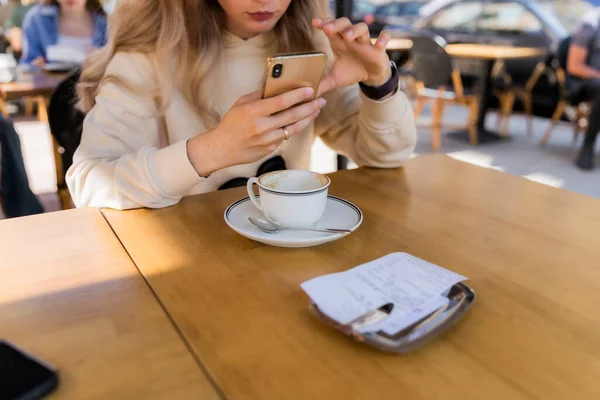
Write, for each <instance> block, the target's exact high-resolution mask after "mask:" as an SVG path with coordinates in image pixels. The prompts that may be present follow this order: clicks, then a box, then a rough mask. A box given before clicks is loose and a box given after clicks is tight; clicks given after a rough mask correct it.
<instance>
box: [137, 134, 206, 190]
mask: <svg viewBox="0 0 600 400" xmlns="http://www.w3.org/2000/svg"><path fill="white" fill-rule="evenodd" d="M148 168H149V171H150V174H151V175H152V177H153V178H154V182H156V185H157V186H158V188H159V189H160V191H162V192H163V193H162V194H163V195H166V197H178V198H181V197H183V196H184V195H185V194H186V193H187V192H188V191H189V190H190V189H191V188H192V187H194V186H196V185H197V184H199V183H200V182H202V181H203V180H205V178H201V177H200V176H199V175H198V173H197V172H196V170H195V169H194V167H193V166H192V163H191V162H190V159H189V158H188V155H187V140H182V141H180V142H177V143H174V144H172V145H170V146H167V147H165V148H162V149H160V150H157V151H156V152H154V153H153V154H151V155H150V156H149V157H148Z"/></svg>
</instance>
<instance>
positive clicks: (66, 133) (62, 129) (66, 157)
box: [46, 71, 85, 209]
mask: <svg viewBox="0 0 600 400" xmlns="http://www.w3.org/2000/svg"><path fill="white" fill-rule="evenodd" d="M79 74H80V71H75V72H73V73H71V74H70V75H69V76H67V77H66V78H65V79H64V80H63V81H62V82H61V83H60V84H59V85H58V86H57V87H56V90H55V91H54V93H53V94H52V97H51V99H50V104H49V106H48V109H47V110H48V114H49V118H48V114H46V120H48V123H49V125H50V132H51V134H52V144H53V149H54V164H55V167H56V183H57V188H58V196H59V198H60V202H61V206H62V208H63V209H68V208H73V201H72V199H71V194H70V192H69V189H68V187H67V184H66V181H65V176H66V172H67V169H69V167H70V166H71V164H72V163H73V153H75V150H76V149H77V147H78V146H79V142H80V141H81V130H82V125H83V119H84V117H85V116H84V115H83V113H81V112H80V111H79V110H77V109H76V108H75V106H74V104H75V101H76V95H75V86H76V85H77V82H78V81H79Z"/></svg>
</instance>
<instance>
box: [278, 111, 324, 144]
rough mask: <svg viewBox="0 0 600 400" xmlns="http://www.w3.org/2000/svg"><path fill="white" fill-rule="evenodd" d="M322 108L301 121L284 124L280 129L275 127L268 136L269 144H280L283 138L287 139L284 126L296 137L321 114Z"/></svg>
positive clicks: (290, 134) (291, 135) (290, 135)
mask: <svg viewBox="0 0 600 400" xmlns="http://www.w3.org/2000/svg"><path fill="white" fill-rule="evenodd" d="M320 112H321V109H318V110H317V111H314V112H312V113H310V114H309V115H307V116H306V117H304V118H302V119H301V120H299V121H296V122H294V123H293V124H290V125H286V126H282V127H280V128H278V129H274V130H272V131H271V132H269V133H268V134H267V136H266V140H267V144H280V143H281V142H282V141H283V140H285V133H284V131H283V128H285V129H287V131H288V134H289V137H294V136H296V135H299V134H301V133H302V131H304V129H306V127H307V126H308V125H309V124H310V123H311V122H312V121H313V120H314V119H315V118H317V117H318V116H319V113H320Z"/></svg>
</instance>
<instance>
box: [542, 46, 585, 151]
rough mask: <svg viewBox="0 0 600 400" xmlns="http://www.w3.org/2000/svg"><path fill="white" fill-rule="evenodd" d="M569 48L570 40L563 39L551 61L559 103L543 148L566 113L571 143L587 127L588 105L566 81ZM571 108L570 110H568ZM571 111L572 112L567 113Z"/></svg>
mask: <svg viewBox="0 0 600 400" xmlns="http://www.w3.org/2000/svg"><path fill="white" fill-rule="evenodd" d="M570 47H571V38H570V37H568V38H565V39H563V40H562V41H561V42H560V44H559V46H558V51H557V55H556V59H554V60H553V61H552V67H553V68H552V70H553V72H554V74H555V75H556V81H557V83H558V90H559V101H558V105H557V106H556V110H555V111H554V114H553V115H552V120H551V121H550V126H549V127H548V129H547V130H546V133H545V134H544V137H543V138H542V140H541V142H540V145H542V146H544V145H546V144H547V143H548V140H550V136H551V135H552V131H553V130H554V128H555V127H556V125H557V124H558V122H559V121H560V120H561V118H562V116H563V115H564V114H565V113H566V115H567V117H568V118H569V120H570V121H571V124H572V125H573V142H576V141H577V139H578V138H579V134H580V133H583V132H585V130H586V128H587V125H588V117H589V105H588V104H587V103H586V102H585V101H583V99H582V98H581V94H580V93H579V91H577V90H573V88H572V87H570V86H569V82H568V79H567V59H568V57H569V48H570ZM569 108H571V110H569ZM568 111H572V112H568Z"/></svg>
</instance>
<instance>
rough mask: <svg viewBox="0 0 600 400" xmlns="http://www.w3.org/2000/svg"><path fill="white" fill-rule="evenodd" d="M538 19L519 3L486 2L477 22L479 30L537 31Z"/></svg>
mask: <svg viewBox="0 0 600 400" xmlns="http://www.w3.org/2000/svg"><path fill="white" fill-rule="evenodd" d="M542 29H543V27H542V23H541V22H540V20H539V19H538V18H537V17H536V16H535V15H533V14H532V13H531V12H530V11H529V10H527V9H526V8H525V7H523V6H522V5H521V4H519V3H513V2H506V3H494V4H488V5H486V7H485V12H484V13H483V14H482V16H481V19H480V22H479V30H482V31H494V32H504V33H511V32H514V33H519V32H539V31H541V30H542Z"/></svg>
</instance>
